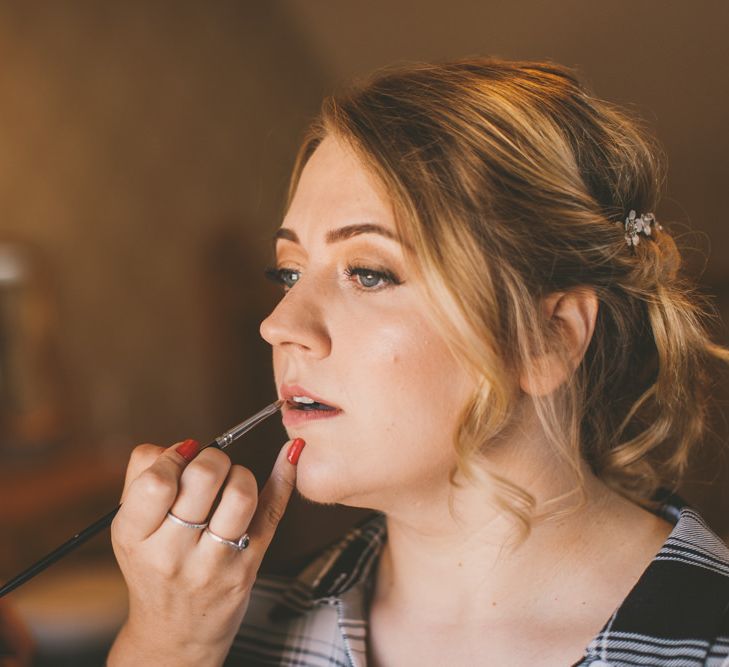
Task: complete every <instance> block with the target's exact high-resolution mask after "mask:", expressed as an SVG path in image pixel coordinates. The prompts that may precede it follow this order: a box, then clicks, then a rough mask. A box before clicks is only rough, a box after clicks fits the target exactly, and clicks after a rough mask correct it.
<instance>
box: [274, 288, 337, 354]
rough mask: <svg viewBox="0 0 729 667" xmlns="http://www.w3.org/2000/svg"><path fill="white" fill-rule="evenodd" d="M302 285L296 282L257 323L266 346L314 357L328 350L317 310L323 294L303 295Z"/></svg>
mask: <svg viewBox="0 0 729 667" xmlns="http://www.w3.org/2000/svg"><path fill="white" fill-rule="evenodd" d="M305 289H306V286H305V285H304V284H303V282H302V283H301V284H297V285H296V286H295V287H293V288H291V290H289V291H288V292H287V293H286V294H285V296H284V297H283V299H281V301H279V302H278V304H277V306H276V307H275V308H274V309H273V311H272V312H271V314H270V315H269V316H268V317H267V318H266V319H265V320H263V322H261V327H260V333H261V337H262V338H263V339H264V340H265V341H266V342H268V343H269V344H270V345H272V346H273V347H274V348H275V347H277V346H278V347H281V348H284V349H289V350H291V351H299V352H302V353H305V354H307V355H310V356H312V357H314V358H317V359H322V358H324V357H326V356H327V355H328V354H329V352H330V350H331V339H330V337H329V332H328V330H327V327H326V325H325V322H324V317H323V313H322V310H321V300H322V298H323V296H321V295H319V297H318V298H317V295H316V294H307V293H306V292H305Z"/></svg>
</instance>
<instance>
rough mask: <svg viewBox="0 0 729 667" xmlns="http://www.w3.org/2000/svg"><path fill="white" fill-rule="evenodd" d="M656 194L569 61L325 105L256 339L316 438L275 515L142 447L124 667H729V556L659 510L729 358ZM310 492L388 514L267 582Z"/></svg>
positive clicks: (192, 446) (190, 451)
mask: <svg viewBox="0 0 729 667" xmlns="http://www.w3.org/2000/svg"><path fill="white" fill-rule="evenodd" d="M660 180H661V179H660V173H659V171H658V164H657V161H656V151H655V148H654V147H653V146H651V145H650V144H649V143H648V141H647V140H646V139H645V137H643V136H642V135H641V134H640V132H639V131H638V130H637V129H636V127H635V125H634V124H633V123H632V122H631V121H629V120H628V119H627V118H626V117H625V116H623V115H622V114H621V113H619V112H618V111H616V110H614V109H613V108H612V107H611V106H609V105H608V104H606V103H604V102H601V101H599V100H597V99H595V98H594V97H592V96H591V95H590V94H589V93H587V92H586V91H585V90H584V89H583V88H582V87H581V86H580V85H579V84H578V82H577V81H576V80H575V79H574V77H573V75H572V74H571V73H570V72H569V71H567V70H565V69H563V68H561V67H558V66H555V65H551V64H543V63H518V62H517V63H510V62H503V61H494V60H478V59H476V60H468V61H460V62H456V63H450V64H445V65H423V66H412V67H409V68H406V69H404V70H399V71H394V72H390V73H385V74H383V75H381V76H379V77H378V78H375V79H374V80H372V81H370V82H369V83H367V84H365V85H363V86H361V87H359V88H357V89H355V90H353V91H351V92H349V93H347V94H346V95H342V96H339V97H337V98H333V99H330V100H328V101H327V102H325V104H324V106H323V108H322V112H321V114H320V117H319V118H318V119H317V121H316V122H315V123H314V124H313V125H312V127H311V129H310V132H309V134H308V136H307V138H306V140H305V142H304V144H303V146H302V148H301V151H300V154H299V158H298V160H297V163H296V166H295V169H294V175H293V180H292V186H291V192H290V198H289V206H288V209H287V213H286V216H285V219H284V221H283V225H282V226H281V228H280V229H279V230H278V232H277V233H276V267H275V268H274V269H272V270H271V271H270V272H269V274H270V276H271V277H273V278H274V279H275V280H276V281H278V282H280V283H282V284H283V286H284V291H285V295H284V296H283V298H282V300H281V301H280V303H279V304H278V306H277V307H276V309H275V310H274V311H273V313H271V315H270V316H269V317H268V318H267V319H266V320H265V321H264V322H263V324H262V325H261V333H262V335H263V337H264V338H265V339H266V340H267V341H268V342H269V343H270V344H271V345H272V347H273V360H274V373H275V378H276V384H277V387H278V388H279V394H280V397H282V398H285V399H287V403H286V406H285V408H284V413H283V415H284V416H283V420H284V425H285V426H286V428H287V432H288V434H289V436H291V437H292V438H295V440H294V441H293V442H291V443H287V445H285V446H284V448H283V449H282V451H281V454H280V455H279V457H278V460H277V462H276V464H275V466H274V470H273V473H272V476H271V478H270V480H269V482H268V483H267V485H266V487H265V488H264V490H263V491H262V493H261V495H260V497H258V496H257V491H256V488H255V482H254V480H253V477H252V475H251V473H250V472H249V471H247V470H245V469H244V468H241V467H239V466H231V465H230V462H229V461H228V459H227V458H226V457H225V456H224V455H223V454H222V453H221V452H218V451H215V450H209V449H206V450H204V451H203V452H202V453H200V455H199V456H197V457H195V454H196V452H197V445H196V443H194V442H193V441H187V442H185V443H183V444H182V445H178V446H176V448H172V449H170V450H166V451H164V452H162V451H161V450H160V449H159V448H154V447H151V446H146V447H143V448H138V449H137V450H135V453H134V454H133V456H132V460H131V462H130V466H129V471H128V475H127V484H126V488H125V491H124V504H123V507H122V509H121V511H120V512H119V515H118V517H117V520H116V521H115V524H114V526H113V539H114V545H115V549H116V553H117V556H118V558H119V562H120V565H121V568H122V570H123V572H124V575H125V577H126V579H127V582H128V584H129V589H130V613H129V619H128V621H127V623H126V625H125V626H124V628H123V630H122V631H121V633H120V635H119V637H118V638H117V641H116V643H115V645H114V647H113V649H112V651H111V654H110V658H109V664H111V665H126V664H130V665H131V664H134V665H139V664H174V665H187V664H190V665H193V664H194V665H207V664H210V665H213V664H220V663H222V662H223V661H224V660H225V659H226V656H228V660H229V664H241V665H257V664H281V665H329V664H332V665H358V666H359V665H365V664H367V665H449V666H450V665H476V664H479V665H480V664H484V665H534V664H538V665H568V664H581V665H588V664H591V665H593V666H594V665H600V664H602V665H605V664H610V665H633V664H641V665H645V664H650V665H664V664H665V665H669V664H670V665H674V664H676V665H678V664H681V665H694V664H696V665H698V664H716V665H718V664H724V663H722V661H723V660H725V658H726V656H727V654H728V653H729V614H728V609H729V552H728V551H727V549H726V548H725V547H724V545H723V544H722V543H721V542H720V540H719V539H718V538H716V537H715V536H714V535H713V534H712V533H711V532H710V531H709V530H708V529H707V528H706V526H705V525H704V524H703V522H702V521H701V519H700V517H698V515H697V514H695V513H694V512H693V511H691V510H689V509H685V508H684V509H681V510H680V511H679V509H678V508H676V507H672V506H670V505H667V504H666V503H663V504H661V503H660V502H658V501H657V500H656V497H657V496H656V494H657V492H658V490H659V488H661V487H663V486H671V487H672V486H675V484H676V482H677V480H678V479H679V476H680V473H681V471H682V470H683V468H684V467H685V463H686V460H687V456H688V454H689V451H690V449H691V447H692V445H693V444H694V443H695V442H696V441H697V440H698V438H699V436H700V435H701V433H702V426H703V420H704V412H705V406H706V400H707V396H706V394H707V376H706V370H705V368H706V362H707V361H708V360H709V359H710V358H712V357H714V358H719V359H722V360H724V361H727V360H729V353H728V352H727V351H726V350H724V349H723V348H720V347H719V346H717V345H714V344H713V343H711V342H710V341H709V339H708V337H707V335H706V333H705V330H704V327H703V325H702V316H703V315H704V310H703V309H702V305H701V302H700V300H699V299H698V297H697V295H696V294H694V293H692V292H691V289H690V286H689V284H688V283H687V282H686V280H685V279H684V278H683V277H682V274H681V272H680V264H681V259H680V255H679V253H678V251H677V249H676V246H675V244H674V242H673V240H672V238H671V236H670V234H669V232H668V231H667V230H666V229H664V228H663V227H662V226H661V225H660V224H659V223H658V222H657V221H656V219H655V218H654V217H653V215H652V214H651V211H654V210H655V207H656V204H657V197H658V185H659V183H660ZM312 401H314V402H315V403H312ZM302 402H303V403H305V404H307V405H302ZM304 441H305V447H303V445H304ZM302 447H303V451H302ZM287 453H288V457H287ZM299 457H300V458H299ZM297 461H298V463H297ZM294 486H295V487H296V489H297V490H298V491H299V493H301V494H302V495H303V496H304V497H306V498H308V499H310V500H312V501H314V502H320V503H341V504H345V505H351V506H356V507H367V508H372V509H373V510H377V512H378V513H377V514H376V515H375V516H374V517H373V518H372V519H370V520H368V521H367V522H365V523H364V524H362V525H360V526H358V527H357V528H356V529H355V530H354V531H352V533H350V534H349V535H348V536H346V537H345V538H344V540H343V541H342V542H341V543H338V544H336V545H334V546H332V547H331V548H330V549H328V550H327V551H326V552H325V553H324V554H322V556H321V557H320V558H318V559H316V560H315V561H313V562H312V563H311V564H310V565H309V566H308V567H307V568H305V569H304V571H303V572H301V573H300V574H298V575H297V576H296V577H294V578H292V579H284V578H272V577H267V578H263V577H262V578H260V579H259V580H258V582H256V572H257V569H258V567H259V565H260V562H261V559H262V557H263V555H264V553H265V550H266V547H267V545H268V543H269V541H270V539H271V537H272V534H273V532H274V530H275V526H276V524H277V523H278V520H279V518H280V516H281V514H282V513H283V511H284V508H285V505H286V501H287V499H288V497H289V495H290V493H291V489H292V487H294ZM221 490H222V496H221V500H220V503H219V505H217V507H215V509H213V507H214V501H215V499H216V497H217V496H218V494H219V493H220V492H221ZM208 520H209V525H207V527H206V521H208ZM245 533H247V534H248V536H249V537H250V544H249V546H248V548H247V549H245V550H239V549H240V548H241V547H243V546H244V544H245V542H246V540H245V539H243V538H241V536H242V535H244V534H245ZM221 540H222V542H221ZM254 583H255V586H254ZM251 591H253V592H252V594H251Z"/></svg>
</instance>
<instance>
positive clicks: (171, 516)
mask: <svg viewBox="0 0 729 667" xmlns="http://www.w3.org/2000/svg"><path fill="white" fill-rule="evenodd" d="M167 518H168V519H169V520H170V521H172V523H176V524H177V525H178V526H185V528H192V529H193V530H202V529H203V528H207V525H208V522H207V521H206V522H205V523H193V522H192V521H185V520H184V519H180V517H179V516H176V515H174V514H172V512H167Z"/></svg>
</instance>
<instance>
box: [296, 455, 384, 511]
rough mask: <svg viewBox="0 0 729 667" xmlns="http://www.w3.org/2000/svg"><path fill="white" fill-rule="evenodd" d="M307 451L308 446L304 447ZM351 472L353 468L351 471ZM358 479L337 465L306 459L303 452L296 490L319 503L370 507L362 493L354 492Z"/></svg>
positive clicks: (297, 472) (299, 464) (307, 498)
mask: <svg viewBox="0 0 729 667" xmlns="http://www.w3.org/2000/svg"><path fill="white" fill-rule="evenodd" d="M304 452H306V448H304ZM348 472H351V468H349V471H348ZM357 486H358V480H355V479H353V478H352V476H351V475H348V474H346V472H345V471H342V470H341V469H339V468H337V466H334V465H329V464H324V463H322V462H315V461H312V460H311V459H309V460H308V461H305V460H304V455H303V454H302V456H301V459H300V460H299V463H298V466H297V470H296V490H297V491H298V492H299V495H301V497H302V498H304V499H305V500H307V501H309V502H312V503H316V504H319V505H346V506H347V507H362V508H369V507H371V505H370V504H368V503H367V502H365V500H364V497H363V496H364V495H365V494H362V493H357V492H356V491H355V492H354V493H353V490H354V489H356V488H357Z"/></svg>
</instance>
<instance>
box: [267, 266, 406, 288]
mask: <svg viewBox="0 0 729 667" xmlns="http://www.w3.org/2000/svg"><path fill="white" fill-rule="evenodd" d="M264 274H265V276H266V278H268V279H269V280H271V281H273V282H274V283H276V284H278V285H282V286H283V288H284V291H285V292H288V290H290V289H291V288H292V287H293V286H294V285H296V283H297V282H299V280H300V278H301V272H300V271H297V270H296V269H287V268H285V267H281V268H276V267H271V268H268V269H266V270H265V272H264ZM344 275H345V276H346V277H347V278H348V279H349V280H352V281H353V282H354V283H355V287H356V288H357V289H360V290H362V291H364V292H379V291H380V290H381V289H385V288H386V287H390V286H391V285H400V284H402V281H401V280H399V279H398V278H397V276H396V275H395V274H394V273H392V272H390V271H378V270H376V269H369V268H367V267H364V266H348V267H347V268H346V269H345V270H344Z"/></svg>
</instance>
